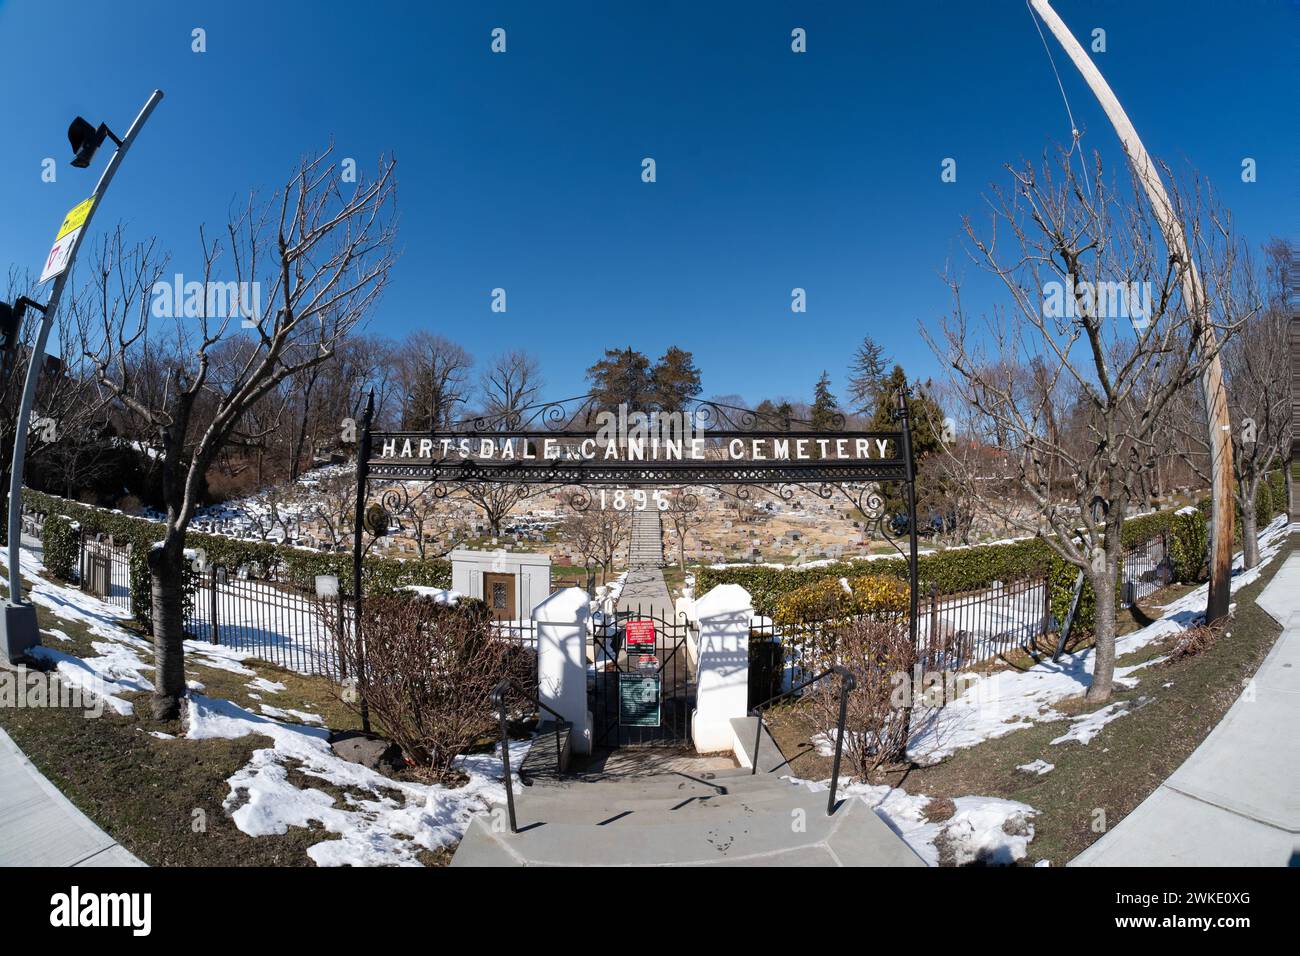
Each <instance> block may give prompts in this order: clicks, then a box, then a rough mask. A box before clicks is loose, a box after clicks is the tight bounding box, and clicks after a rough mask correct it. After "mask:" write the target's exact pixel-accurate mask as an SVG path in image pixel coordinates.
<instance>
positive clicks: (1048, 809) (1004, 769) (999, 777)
mask: <svg viewBox="0 0 1300 956" xmlns="http://www.w3.org/2000/svg"><path fill="white" fill-rule="evenodd" d="M1295 548H1296V545H1295V543H1294V542H1288V543H1287V544H1286V545H1284V546H1283V548H1282V551H1281V553H1280V554H1279V555H1278V556H1276V557H1275V558H1273V560H1272V561H1271V562H1270V563H1269V565H1268V567H1267V568H1266V569H1265V570H1264V572H1263V574H1262V575H1261V576H1260V578H1259V580H1257V581H1255V582H1253V583H1251V584H1249V585H1246V586H1245V587H1243V588H1241V589H1240V590H1238V591H1235V592H1234V594H1233V601H1234V604H1235V608H1234V612H1233V615H1232V619H1231V623H1230V624H1229V625H1228V626H1227V628H1226V632H1225V633H1224V635H1223V636H1222V637H1220V638H1219V640H1218V641H1217V642H1215V643H1214V645H1213V646H1211V647H1210V648H1209V649H1208V650H1206V651H1204V652H1202V653H1200V654H1198V655H1195V656H1191V657H1184V658H1181V659H1179V660H1176V661H1174V660H1171V661H1167V662H1164V661H1156V659H1157V658H1160V657H1163V656H1165V655H1167V654H1168V653H1169V650H1170V648H1171V647H1172V645H1173V643H1174V640H1175V638H1174V637H1173V636H1169V637H1164V638H1160V639H1157V640H1156V641H1154V642H1152V643H1150V644H1148V645H1146V646H1145V647H1143V648H1141V649H1140V650H1139V651H1136V652H1133V653H1131V654H1128V655H1125V656H1121V657H1120V658H1119V660H1118V661H1117V666H1119V667H1127V666H1132V665H1135V664H1140V663H1142V662H1143V661H1153V663H1152V664H1150V665H1149V667H1147V668H1144V669H1142V670H1139V671H1137V672H1136V673H1135V674H1134V675H1133V676H1135V677H1138V678H1139V680H1138V683H1137V685H1136V686H1135V687H1133V688H1131V689H1122V688H1120V689H1118V690H1117V692H1116V694H1115V695H1114V697H1113V698H1112V701H1121V702H1128V704H1129V706H1130V708H1131V709H1130V712H1129V713H1128V714H1127V715H1126V716H1124V717H1123V718H1121V719H1118V720H1114V721H1113V722H1111V723H1108V724H1106V725H1105V726H1104V727H1102V728H1101V730H1100V732H1099V733H1098V734H1097V736H1096V737H1095V738H1093V739H1092V741H1091V742H1090V743H1089V744H1087V745H1086V746H1085V745H1082V744H1080V743H1077V742H1074V741H1070V742H1066V743H1063V744H1056V745H1053V744H1052V743H1051V741H1052V740H1054V739H1056V738H1058V737H1060V736H1061V735H1063V734H1064V733H1065V732H1066V731H1067V730H1068V729H1069V728H1070V722H1069V720H1068V719H1057V720H1048V721H1044V722H1041V723H1034V724H1031V725H1030V726H1027V727H1024V728H1022V729H1017V730H1015V731H1012V732H1011V733H1008V734H1006V735H1005V736H1002V737H998V738H995V739H992V740H987V741H985V742H983V743H980V744H978V745H976V746H973V747H968V748H965V749H958V750H956V751H955V752H954V753H953V754H952V755H951V756H949V757H947V758H946V759H943V760H942V761H940V762H938V763H936V764H933V765H931V766H924V767H922V766H909V767H900V768H896V769H893V770H890V771H889V772H881V773H878V774H877V775H876V776H875V777H874V778H873V779H872V780H871V781H870V782H871V783H874V784H889V785H891V786H894V787H901V788H903V789H905V790H906V791H907V792H908V793H911V794H925V795H928V796H930V797H932V798H935V799H936V801H937V805H936V806H935V807H934V808H933V811H932V812H934V813H937V814H939V817H938V818H939V819H941V818H942V813H943V812H945V810H946V812H951V809H950V808H951V804H950V803H949V802H948V800H949V799H951V798H956V797H960V796H965V795H971V794H978V795H982V796H992V797H1001V798H1005V799H1009V800H1016V801H1020V802H1022V803H1026V804H1029V805H1030V806H1032V807H1033V808H1034V809H1035V810H1036V811H1037V814H1036V815H1035V816H1034V817H1033V820H1032V823H1033V827H1034V838H1033V840H1032V842H1030V844H1029V846H1028V856H1027V857H1026V858H1025V860H1023V861H1022V862H1023V863H1024V864H1033V863H1035V862H1037V861H1039V860H1048V861H1050V862H1051V863H1052V865H1061V864H1064V863H1065V862H1067V861H1068V860H1070V859H1072V858H1073V857H1075V856H1077V855H1078V854H1079V853H1080V852H1082V851H1083V850H1084V849H1086V848H1087V847H1088V846H1089V845H1091V844H1092V843H1093V842H1095V841H1096V840H1098V839H1099V838H1100V837H1101V836H1102V834H1103V832H1104V830H1103V829H1102V828H1101V823H1102V821H1104V827H1105V828H1109V827H1113V826H1114V825H1115V824H1117V823H1118V822H1119V821H1120V820H1122V819H1123V818H1124V817H1125V816H1127V815H1128V814H1129V813H1130V812H1131V811H1132V810H1133V809H1134V808H1135V807H1136V806H1137V805H1138V804H1139V803H1140V802H1141V801H1142V800H1144V799H1145V798H1146V797H1147V796H1148V795H1149V794H1150V793H1151V792H1152V791H1153V790H1155V788H1156V787H1157V786H1159V784H1160V783H1161V782H1163V781H1164V780H1165V779H1166V778H1167V777H1168V776H1169V775H1170V774H1171V773H1173V771H1174V770H1175V769H1177V768H1178V766H1179V765H1180V764H1181V763H1182V762H1183V761H1184V760H1185V759H1186V758H1187V757H1188V756H1189V755H1190V754H1191V752H1192V751H1193V750H1195V749H1196V747H1197V746H1198V745H1199V744H1200V743H1201V741H1202V740H1204V739H1205V737H1206V736H1207V735H1208V734H1209V732H1210V731H1211V730H1212V729H1213V728H1214V727H1215V725H1216V724H1217V723H1218V722H1219V720H1220V718H1221V717H1222V716H1223V714H1224V713H1225V712H1226V711H1227V709H1228V708H1229V707H1230V706H1231V705H1232V703H1233V702H1234V701H1235V700H1236V699H1237V697H1238V696H1239V695H1240V694H1241V692H1242V690H1243V688H1244V687H1245V686H1246V685H1247V683H1248V682H1249V680H1250V678H1251V676H1252V675H1253V674H1254V673H1255V671H1256V669H1258V667H1259V665H1260V663H1261V662H1262V661H1263V659H1264V657H1265V656H1266V655H1267V654H1268V652H1269V650H1270V649H1271V648H1272V646H1273V643H1274V641H1275V640H1276V639H1277V637H1278V635H1279V634H1280V633H1281V631H1280V628H1279V627H1278V626H1277V624H1276V623H1275V622H1274V621H1273V619H1272V618H1271V617H1269V616H1268V615H1267V614H1266V613H1265V612H1264V611H1263V610H1261V609H1260V608H1259V606H1258V605H1256V604H1255V601H1254V598H1255V596H1256V595H1258V594H1259V592H1260V591H1261V590H1262V589H1263V587H1264V586H1265V585H1266V584H1267V583H1268V581H1269V580H1270V579H1271V578H1272V576H1273V574H1274V573H1276V571H1277V569H1278V568H1280V567H1281V566H1282V564H1283V562H1284V561H1285V560H1286V556H1287V555H1288V554H1289V553H1292V552H1293V551H1294V550H1295ZM1185 591H1186V589H1181V590H1174V589H1170V590H1167V591H1166V592H1163V593H1161V594H1159V595H1153V598H1152V602H1151V603H1148V605H1147V607H1146V608H1145V609H1143V608H1138V609H1135V611H1134V613H1133V614H1131V615H1130V612H1127V611H1126V612H1124V614H1125V616H1126V617H1128V618H1129V620H1128V623H1127V624H1126V625H1125V626H1124V627H1122V628H1121V630H1122V632H1125V633H1127V632H1130V631H1132V630H1134V629H1136V628H1137V627H1140V626H1142V625H1143V624H1145V623H1146V622H1147V620H1149V618H1148V615H1149V616H1150V617H1156V616H1158V613H1159V612H1158V610H1157V606H1156V604H1155V603H1154V601H1164V602H1168V601H1170V600H1172V599H1174V598H1176V597H1179V596H1181V595H1182V594H1183V593H1185ZM1054 707H1055V709H1056V710H1057V711H1059V712H1061V713H1063V714H1066V715H1077V714H1079V713H1084V712H1088V711H1093V710H1095V709H1097V708H1095V707H1093V706H1091V705H1085V704H1084V702H1083V699H1082V698H1081V697H1078V698H1072V699H1067V700H1064V701H1058V702H1057V703H1056V704H1055V705H1054ZM769 724H770V726H771V729H772V732H773V736H774V737H775V739H776V741H777V743H778V745H779V746H780V747H781V749H782V751H783V753H784V754H785V755H786V756H787V758H788V759H789V760H790V773H792V774H793V775H795V776H797V777H800V778H803V779H808V780H823V779H826V778H828V777H829V776H830V772H831V761H830V759H829V758H827V757H823V756H820V755H819V754H817V752H816V751H815V749H813V748H812V745H811V742H810V739H811V736H812V734H813V733H814V732H815V731H816V730H817V729H820V728H815V727H812V726H810V725H809V723H808V721H807V719H806V717H805V715H804V714H803V713H802V712H801V710H800V708H799V707H797V706H788V707H785V708H782V709H779V710H774V711H773V712H772V714H771V719H770V720H769ZM1035 760H1043V761H1046V762H1047V763H1050V764H1053V765H1054V769H1052V770H1051V771H1050V772H1048V773H1045V774H1043V775H1038V774H1035V773H1029V772H1026V771H1023V770H1017V769H1016V768H1017V767H1018V766H1022V765H1025V764H1029V763H1032V762H1033V761H1035ZM945 798H946V799H945Z"/></svg>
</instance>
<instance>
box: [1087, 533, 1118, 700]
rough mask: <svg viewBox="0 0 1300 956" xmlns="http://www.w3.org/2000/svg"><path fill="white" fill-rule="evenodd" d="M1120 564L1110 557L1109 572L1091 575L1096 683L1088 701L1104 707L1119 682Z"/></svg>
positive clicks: (1108, 556)
mask: <svg viewBox="0 0 1300 956" xmlns="http://www.w3.org/2000/svg"><path fill="white" fill-rule="evenodd" d="M1117 571H1118V564H1117V563H1116V562H1115V560H1114V559H1113V558H1112V557H1111V556H1110V555H1107V560H1106V570H1105V571H1104V572H1102V573H1100V574H1089V575H1088V580H1089V583H1090V584H1091V585H1092V590H1093V593H1094V594H1095V595H1096V601H1097V606H1096V614H1095V616H1094V620H1093V624H1092V633H1093V639H1094V641H1095V643H1096V647H1095V649H1094V651H1093V654H1094V658H1093V668H1092V683H1091V684H1089V685H1088V693H1087V694H1085V695H1084V699H1085V700H1087V701H1088V702H1089V703H1095V704H1103V703H1105V702H1106V701H1108V700H1110V694H1111V688H1112V686H1113V684H1114V680H1115V575H1116V572H1117Z"/></svg>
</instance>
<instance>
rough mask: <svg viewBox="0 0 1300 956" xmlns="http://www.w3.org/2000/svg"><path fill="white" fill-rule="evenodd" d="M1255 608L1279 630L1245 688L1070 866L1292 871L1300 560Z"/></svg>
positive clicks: (1299, 764)
mask: <svg viewBox="0 0 1300 956" xmlns="http://www.w3.org/2000/svg"><path fill="white" fill-rule="evenodd" d="M1256 603H1258V604H1259V606H1260V607H1262V608H1263V609H1264V610H1265V611H1267V612H1268V613H1269V614H1270V615H1271V616H1272V617H1273V618H1274V619H1275V620H1276V621H1277V622H1278V623H1279V624H1281V625H1282V627H1283V632H1282V635H1281V636H1280V637H1279V638H1278V639H1277V643H1276V644H1275V645H1274V646H1273V649H1272V651H1270V652H1269V655H1268V657H1266V658H1265V659H1264V663H1263V664H1261V665H1260V668H1259V670H1258V671H1257V672H1256V673H1255V679H1254V682H1253V685H1252V688H1249V689H1248V690H1247V691H1246V692H1245V693H1243V694H1242V696H1241V697H1239V698H1238V699H1237V701H1236V703H1234V704H1233V705H1232V707H1231V708H1230V709H1229V710H1228V712H1227V713H1226V714H1224V716H1223V720H1222V721H1220V722H1219V725H1218V726H1217V727H1215V728H1214V730H1213V731H1212V732H1211V733H1210V735H1209V736H1208V737H1206V738H1205V740H1204V741H1202V743H1201V745H1200V746H1199V747H1197V748H1196V750H1195V751H1193V752H1192V755H1191V756H1190V757H1188V758H1187V760H1186V761H1184V763H1183V765H1182V766H1181V767H1179V768H1178V769H1177V770H1176V771H1174V773H1173V775H1172V776H1171V777H1170V778H1169V779H1168V780H1166V781H1165V782H1164V783H1163V784H1161V785H1160V786H1159V787H1158V788H1157V789H1156V791H1155V792H1154V793H1152V794H1151V796H1149V797H1147V799H1146V800H1144V801H1143V802H1142V803H1141V804H1139V805H1138V807H1137V809H1136V810H1134V811H1133V812H1132V813H1130V814H1129V815H1128V816H1127V817H1125V818H1124V819H1123V820H1122V821H1121V822H1120V823H1119V824H1118V825H1117V826H1116V827H1115V828H1114V829H1113V830H1111V831H1110V832H1109V833H1107V834H1106V835H1105V836H1104V837H1102V838H1101V839H1100V840H1098V841H1097V842H1096V843H1094V844H1093V845H1092V846H1090V847H1089V848H1088V849H1086V850H1084V851H1083V852H1082V853H1080V854H1079V855H1078V856H1077V857H1075V858H1074V859H1073V860H1071V861H1070V863H1069V865H1070V866H1295V865H1297V864H1298V863H1300V733H1297V731H1296V727H1297V723H1300V554H1292V555H1291V556H1290V557H1289V558H1287V560H1286V563H1285V564H1284V565H1283V566H1282V568H1281V569H1280V570H1279V571H1278V572H1277V574H1276V575H1274V577H1273V580H1272V581H1270V582H1269V584H1268V586H1267V587H1265V588H1264V591H1263V592H1262V593H1261V594H1260V596H1259V597H1258V599H1257V601H1256ZM1252 690H1253V699H1251V698H1252V693H1251V691H1252Z"/></svg>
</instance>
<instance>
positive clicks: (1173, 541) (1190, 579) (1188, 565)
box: [1169, 508, 1210, 584]
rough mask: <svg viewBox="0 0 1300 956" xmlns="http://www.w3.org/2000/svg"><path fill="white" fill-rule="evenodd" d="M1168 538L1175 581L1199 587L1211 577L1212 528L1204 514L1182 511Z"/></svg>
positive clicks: (1177, 513)
mask: <svg viewBox="0 0 1300 956" xmlns="http://www.w3.org/2000/svg"><path fill="white" fill-rule="evenodd" d="M1170 531H1171V534H1170V537H1169V557H1170V559H1171V560H1172V561H1173V565H1174V580H1175V581H1179V582H1181V583H1183V584H1196V583H1199V582H1201V581H1204V580H1206V579H1207V578H1208V577H1209V574H1210V569H1209V564H1208V561H1209V546H1210V526H1209V523H1208V522H1207V521H1206V519H1205V513H1204V512H1203V511H1201V510H1199V509H1197V508H1181V509H1179V510H1178V511H1177V512H1176V513H1175V514H1174V517H1173V521H1172V524H1171V528H1170Z"/></svg>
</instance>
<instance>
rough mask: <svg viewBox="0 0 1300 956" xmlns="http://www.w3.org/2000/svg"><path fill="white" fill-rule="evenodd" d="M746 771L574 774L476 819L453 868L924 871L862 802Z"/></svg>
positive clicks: (523, 792) (528, 789)
mask: <svg viewBox="0 0 1300 956" xmlns="http://www.w3.org/2000/svg"><path fill="white" fill-rule="evenodd" d="M826 801H827V794H826V793H825V792H824V791H823V792H816V793H815V792H812V791H810V790H808V789H807V788H806V787H803V786H800V785H796V784H792V783H790V782H789V781H788V780H783V779H781V778H780V777H779V776H777V775H776V774H774V773H759V774H757V775H753V776H751V774H750V771H749V770H747V769H740V768H737V769H730V770H715V771H709V772H701V773H690V772H662V773H646V774H639V775H630V776H619V777H601V778H596V779H590V778H588V779H583V778H572V779H569V780H565V781H561V782H555V783H542V782H537V783H535V784H534V785H533V786H531V787H524V788H519V789H518V790H517V791H516V808H517V819H518V826H519V832H518V833H510V832H509V828H508V827H507V826H505V824H504V821H505V820H506V816H505V813H504V812H503V811H502V810H501V808H494V809H493V811H492V812H490V813H487V814H480V815H478V816H476V817H475V818H474V819H473V821H472V822H471V823H470V826H469V830H468V831H467V832H466V834H465V839H464V840H463V841H462V842H461V844H460V847H459V848H458V849H457V851H456V854H455V856H454V857H453V859H452V862H451V865H452V866H669V865H675V866H719V865H722V866H924V865H925V864H924V863H923V862H922V861H921V859H920V857H918V856H917V855H916V854H915V853H914V852H912V850H911V848H910V847H908V846H907V844H906V843H904V842H903V840H902V839H901V838H899V836H898V835H897V834H895V833H894V831H893V830H891V829H890V828H889V827H888V826H887V825H886V824H885V822H884V821H883V820H881V819H880V817H878V816H877V815H876V814H875V812H874V811H873V810H872V809H871V808H870V807H869V806H868V805H867V804H866V803H864V802H862V801H861V800H858V799H850V800H846V801H844V802H842V803H841V804H840V805H839V807H838V808H837V809H836V811H835V813H834V815H831V816H828V815H827V813H826Z"/></svg>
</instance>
